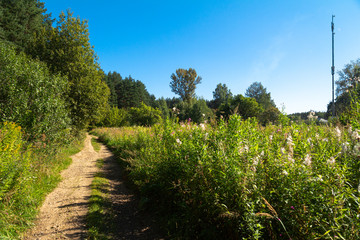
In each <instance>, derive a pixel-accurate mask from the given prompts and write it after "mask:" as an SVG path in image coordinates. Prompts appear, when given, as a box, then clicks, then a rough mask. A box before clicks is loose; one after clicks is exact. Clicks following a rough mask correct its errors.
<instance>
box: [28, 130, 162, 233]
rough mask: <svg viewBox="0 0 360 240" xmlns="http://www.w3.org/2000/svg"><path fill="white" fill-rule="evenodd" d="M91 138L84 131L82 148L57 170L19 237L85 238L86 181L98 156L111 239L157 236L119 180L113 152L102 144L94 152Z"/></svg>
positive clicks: (92, 174) (93, 171) (87, 195)
mask: <svg viewBox="0 0 360 240" xmlns="http://www.w3.org/2000/svg"><path fill="white" fill-rule="evenodd" d="M91 138H92V137H91V136H89V135H87V136H86V139H85V146H84V149H83V150H82V151H81V152H79V153H77V154H75V155H73V156H72V160H73V162H72V164H71V165H70V166H69V168H68V169H66V170H64V171H63V172H62V173H61V176H62V179H63V180H62V181H61V182H60V183H59V185H58V186H57V188H56V189H55V190H54V191H53V192H51V193H50V194H49V195H48V196H47V197H46V199H45V201H44V203H43V206H42V207H41V209H40V213H39V215H38V219H37V221H36V222H35V227H34V228H32V229H31V230H29V231H28V232H27V233H26V234H25V236H24V237H23V239H24V240H35V239H86V236H87V234H86V231H87V230H86V214H87V212H88V201H89V198H90V194H91V188H90V185H91V182H92V180H93V178H94V175H95V173H96V172H98V171H99V169H98V168H97V167H96V160H97V159H99V158H102V159H104V169H103V171H104V173H105V175H106V176H107V177H108V179H109V182H110V199H111V201H112V202H113V208H114V212H115V213H116V224H117V225H116V226H118V228H119V229H118V231H117V232H118V234H117V235H116V236H114V239H161V238H159V237H158V236H157V235H156V234H155V233H154V232H153V230H152V228H151V227H150V225H152V224H153V223H152V220H151V219H149V218H147V217H143V216H141V215H140V214H138V212H137V210H136V206H137V203H136V200H135V199H134V196H133V195H132V194H130V192H129V191H128V190H127V189H126V187H125V186H124V183H123V182H122V181H121V180H120V179H121V176H120V174H121V171H120V169H119V167H118V166H117V164H116V162H115V161H116V160H115V158H114V156H113V154H112V153H111V152H110V151H109V150H108V149H107V148H106V147H105V146H104V145H102V146H101V150H100V151H99V153H97V152H96V151H95V150H94V149H93V147H92V145H91ZM146 222H148V223H150V224H146Z"/></svg>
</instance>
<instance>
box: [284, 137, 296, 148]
mask: <svg viewBox="0 0 360 240" xmlns="http://www.w3.org/2000/svg"><path fill="white" fill-rule="evenodd" d="M286 140H287V144H288V145H289V146H294V145H295V144H294V143H293V140H292V137H291V135H289V136H288V137H287V138H286Z"/></svg>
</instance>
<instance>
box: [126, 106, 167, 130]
mask: <svg viewBox="0 0 360 240" xmlns="http://www.w3.org/2000/svg"><path fill="white" fill-rule="evenodd" d="M129 113H130V122H131V123H132V124H134V125H138V126H152V125H154V124H155V123H158V122H160V121H161V115H162V113H161V111H160V110H159V109H154V108H152V107H150V106H146V105H145V104H144V103H141V106H140V107H138V108H135V107H132V108H131V109H130V111H129Z"/></svg>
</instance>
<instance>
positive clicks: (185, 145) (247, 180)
mask: <svg viewBox="0 0 360 240" xmlns="http://www.w3.org/2000/svg"><path fill="white" fill-rule="evenodd" d="M282 120H283V121H282V123H281V124H279V125H268V126H266V127H263V126H261V125H259V123H258V122H257V120H256V119H248V120H243V119H242V118H241V117H240V116H238V115H232V116H231V117H230V118H229V121H228V122H224V121H219V122H218V124H217V125H213V126H211V125H209V124H200V125H197V124H194V123H192V122H186V123H182V124H177V123H173V122H170V121H167V122H165V123H164V124H163V125H156V126H154V127H152V128H132V129H129V128H124V129H113V128H102V129H97V130H96V133H97V134H98V135H99V136H100V138H101V139H102V140H103V141H104V142H105V143H106V144H108V145H109V146H110V147H112V148H115V152H116V153H117V154H118V156H119V158H120V159H123V161H124V162H125V163H126V165H127V170H128V172H129V177H130V180H131V181H132V183H133V184H134V185H135V186H136V189H137V190H138V192H139V193H140V195H141V197H142V201H141V202H142V206H143V207H147V208H151V209H156V210H157V211H158V213H159V215H160V216H165V218H166V220H164V222H166V225H167V229H168V232H169V233H170V236H171V237H175V238H185V239H268V237H270V238H271V239H339V238H341V239H357V238H359V237H360V233H359V229H360V226H359V215H358V212H359V209H360V206H359V189H358V188H359V179H360V176H359V171H358V169H359V167H360V165H359V164H360V163H359V161H358V159H359V156H360V152H359V140H360V135H359V134H360V132H359V130H358V129H354V128H351V127H350V126H348V127H342V126H317V125H315V122H314V123H313V124H309V125H307V124H291V123H290V121H288V120H287V119H286V117H283V119H282Z"/></svg>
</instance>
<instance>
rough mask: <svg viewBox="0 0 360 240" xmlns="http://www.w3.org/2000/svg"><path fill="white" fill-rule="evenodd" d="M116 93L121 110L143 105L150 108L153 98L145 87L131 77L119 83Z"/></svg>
mask: <svg viewBox="0 0 360 240" xmlns="http://www.w3.org/2000/svg"><path fill="white" fill-rule="evenodd" d="M115 91H116V95H117V103H118V107H119V108H127V109H129V108H132V107H141V103H144V104H145V105H148V106H150V103H151V96H150V94H149V92H148V91H147V90H146V87H145V85H144V84H143V83H142V82H141V81H139V80H135V79H133V78H132V77H131V76H129V77H126V78H125V79H123V80H121V81H119V82H118V83H117V84H116V86H115Z"/></svg>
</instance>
